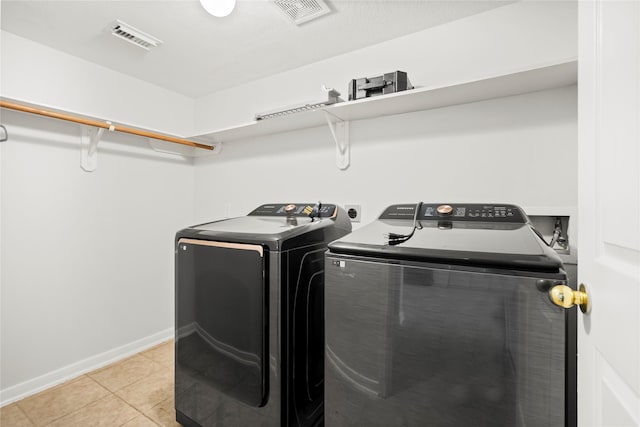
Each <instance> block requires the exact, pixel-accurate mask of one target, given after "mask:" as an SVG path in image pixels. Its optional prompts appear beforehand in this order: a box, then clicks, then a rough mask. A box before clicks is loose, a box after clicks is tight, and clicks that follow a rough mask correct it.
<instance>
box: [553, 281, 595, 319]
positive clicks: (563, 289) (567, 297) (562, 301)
mask: <svg viewBox="0 0 640 427" xmlns="http://www.w3.org/2000/svg"><path fill="white" fill-rule="evenodd" d="M549 298H551V301H552V302H553V303H554V304H555V305H557V306H559V307H563V308H571V307H573V306H574V305H577V306H579V307H580V311H582V312H583V313H588V312H590V311H591V302H590V301H589V294H588V293H587V288H586V287H585V286H584V284H582V283H581V284H580V289H578V290H577V291H574V290H573V289H571V288H570V287H569V286H567V285H556V286H554V287H553V288H551V289H550V290H549Z"/></svg>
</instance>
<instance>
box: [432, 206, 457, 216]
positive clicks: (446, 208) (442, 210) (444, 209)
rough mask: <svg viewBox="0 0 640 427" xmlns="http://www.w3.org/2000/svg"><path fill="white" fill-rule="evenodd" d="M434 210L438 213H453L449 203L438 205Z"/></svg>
mask: <svg viewBox="0 0 640 427" xmlns="http://www.w3.org/2000/svg"><path fill="white" fill-rule="evenodd" d="M436 211H437V212H438V214H439V215H451V214H452V213H453V207H451V206H450V205H440V206H438V208H437V209H436Z"/></svg>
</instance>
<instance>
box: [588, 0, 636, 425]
mask: <svg viewBox="0 0 640 427" xmlns="http://www.w3.org/2000/svg"><path fill="white" fill-rule="evenodd" d="M578 22H579V46H580V51H579V79H578V82H579V92H578V94H579V95H578V97H579V104H578V105H579V114H578V117H579V120H578V122H579V139H578V140H579V148H578V151H579V208H578V211H579V219H578V231H579V235H578V246H579V251H578V269H579V271H578V281H579V283H584V284H586V285H587V287H588V289H589V291H590V294H591V295H590V296H591V301H592V304H593V305H592V311H591V313H590V314H588V315H582V314H579V316H578V353H579V356H578V425H579V426H607V427H609V426H640V172H639V170H640V1H638V0H627V1H620V0H598V1H595V0H582V1H580V2H579V21H578Z"/></svg>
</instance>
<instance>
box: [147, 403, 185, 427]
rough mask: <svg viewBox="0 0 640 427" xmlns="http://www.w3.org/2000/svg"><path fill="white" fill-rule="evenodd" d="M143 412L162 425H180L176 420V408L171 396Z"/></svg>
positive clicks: (170, 426)
mask: <svg viewBox="0 0 640 427" xmlns="http://www.w3.org/2000/svg"><path fill="white" fill-rule="evenodd" d="M144 414H145V415H146V416H148V417H149V418H151V419H152V420H153V421H155V422H156V423H158V425H161V426H163V427H181V426H180V424H178V423H177V422H176V410H175V404H174V400H173V397H171V398H169V399H167V400H164V401H162V402H161V403H160V404H158V405H156V406H154V407H153V408H150V409H146V410H145V411H144Z"/></svg>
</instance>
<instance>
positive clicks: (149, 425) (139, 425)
mask: <svg viewBox="0 0 640 427" xmlns="http://www.w3.org/2000/svg"><path fill="white" fill-rule="evenodd" d="M157 425H158V424H156V423H154V422H153V421H151V420H150V419H149V418H147V417H145V416H144V415H142V414H140V415H138V416H137V417H135V418H134V419H132V420H131V421H129V422H127V423H125V424H122V427H157Z"/></svg>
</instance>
